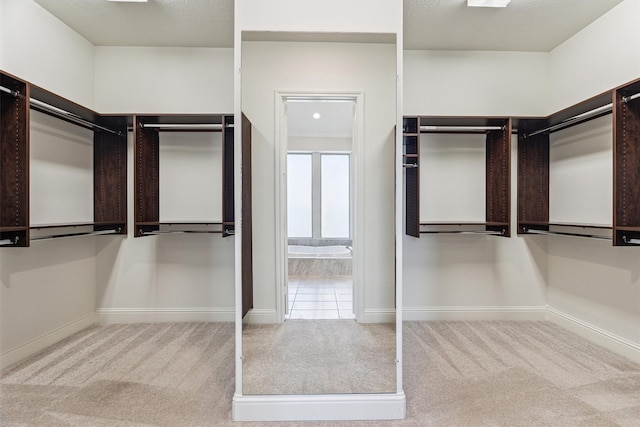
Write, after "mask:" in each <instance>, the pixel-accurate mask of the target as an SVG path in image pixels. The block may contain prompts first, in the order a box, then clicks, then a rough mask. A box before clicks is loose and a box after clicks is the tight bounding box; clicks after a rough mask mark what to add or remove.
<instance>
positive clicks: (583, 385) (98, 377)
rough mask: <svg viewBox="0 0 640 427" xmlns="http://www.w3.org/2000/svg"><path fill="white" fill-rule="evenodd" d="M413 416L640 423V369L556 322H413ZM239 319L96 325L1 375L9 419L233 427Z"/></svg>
mask: <svg viewBox="0 0 640 427" xmlns="http://www.w3.org/2000/svg"><path fill="white" fill-rule="evenodd" d="M404 353H405V354H404V390H405V393H406V394H407V419H405V420H402V421H392V422H342V423H336V422H325V423H321V422H306V423H302V422H293V423H247V425H249V426H261V425H273V426H276V425H278V426H280V425H286V426H298V425H302V426H346V425H349V426H351V425H353V426H616V425H621V426H639V425H640V365H639V364H636V363H632V362H631V361H629V360H627V359H625V358H623V357H621V356H618V355H616V354H614V353H611V352H609V351H607V350H604V349H602V348H600V347H597V346H595V345H593V344H591V343H589V342H587V341H585V340H583V339H581V338H579V337H577V336H575V335H573V334H571V333H569V332H567V331H565V330H563V329H561V328H559V327H557V326H555V325H552V324H550V323H547V322H406V323H405V325H404ZM233 358H234V327H233V325H232V324H211V323H177V324H135V325H96V326H93V327H90V328H88V329H86V330H84V331H82V332H80V333H78V334H75V335H73V336H72V337H70V338H68V339H66V340H64V341H62V342H60V343H58V344H56V345H54V346H52V347H50V348H48V349H46V350H45V351H43V352H41V353H39V354H38V355H35V356H33V357H31V358H29V359H27V360H25V361H24V362H22V363H20V364H18V365H16V366H14V367H12V368H9V369H8V370H5V371H3V372H2V373H1V374H0V425H1V426H3V427H4V426H231V425H239V424H241V423H234V422H233V421H232V420H231V399H232V397H233V393H234V387H235V382H234V364H233Z"/></svg>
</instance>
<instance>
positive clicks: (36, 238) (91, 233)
mask: <svg viewBox="0 0 640 427" xmlns="http://www.w3.org/2000/svg"><path fill="white" fill-rule="evenodd" d="M119 232H120V228H117V229H113V230H101V231H89V232H80V233H65V234H50V235H46V236H36V237H32V238H31V240H46V239H60V238H62V237H79V236H99V235H103V234H117V233H119Z"/></svg>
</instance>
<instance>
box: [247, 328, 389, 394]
mask: <svg viewBox="0 0 640 427" xmlns="http://www.w3.org/2000/svg"><path fill="white" fill-rule="evenodd" d="M395 336H396V335H395V324H387V323H378V324H371V323H369V324H363V323H357V322H356V321H355V320H322V321H316V320H289V321H287V322H284V323H282V324H278V325H244V329H243V337H242V341H243V349H242V361H243V365H242V376H243V378H242V379H243V381H242V387H243V392H244V393H245V394H326V393H395V391H396V363H395V360H396V345H395Z"/></svg>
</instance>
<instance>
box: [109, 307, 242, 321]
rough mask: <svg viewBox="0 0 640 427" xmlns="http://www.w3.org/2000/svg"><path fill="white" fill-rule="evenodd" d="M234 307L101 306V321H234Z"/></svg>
mask: <svg viewBox="0 0 640 427" xmlns="http://www.w3.org/2000/svg"><path fill="white" fill-rule="evenodd" d="M234 313H235V310H234V308H233V307H191V308H171V307H168V308H101V309H98V320H99V321H100V322H101V323H160V322H233V321H235V314H234Z"/></svg>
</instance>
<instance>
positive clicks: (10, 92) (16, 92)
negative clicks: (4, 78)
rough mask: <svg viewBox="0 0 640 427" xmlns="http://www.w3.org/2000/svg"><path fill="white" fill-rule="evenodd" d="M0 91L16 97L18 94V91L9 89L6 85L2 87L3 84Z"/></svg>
mask: <svg viewBox="0 0 640 427" xmlns="http://www.w3.org/2000/svg"><path fill="white" fill-rule="evenodd" d="M0 92H4V93H8V94H9V95H11V96H14V97H16V98H17V97H18V96H19V95H20V93H19V92H18V91H15V90H11V89H9V88H8V87H4V86H0Z"/></svg>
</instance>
